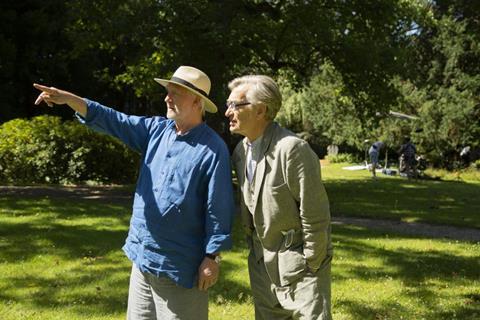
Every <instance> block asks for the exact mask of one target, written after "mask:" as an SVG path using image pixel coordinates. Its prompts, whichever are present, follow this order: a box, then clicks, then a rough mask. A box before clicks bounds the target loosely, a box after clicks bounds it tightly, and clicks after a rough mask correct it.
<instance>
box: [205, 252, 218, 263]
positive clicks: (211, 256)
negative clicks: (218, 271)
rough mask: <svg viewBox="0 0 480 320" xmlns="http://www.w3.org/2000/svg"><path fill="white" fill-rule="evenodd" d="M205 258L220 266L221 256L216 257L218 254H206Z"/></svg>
mask: <svg viewBox="0 0 480 320" xmlns="http://www.w3.org/2000/svg"><path fill="white" fill-rule="evenodd" d="M205 257H207V258H209V259H212V260H213V261H215V262H216V263H218V264H220V260H221V259H220V255H216V254H211V253H207V254H205Z"/></svg>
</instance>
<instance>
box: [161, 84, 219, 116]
mask: <svg viewBox="0 0 480 320" xmlns="http://www.w3.org/2000/svg"><path fill="white" fill-rule="evenodd" d="M154 80H155V81H157V82H158V83H160V84H161V85H162V86H164V87H165V88H166V87H167V85H168V84H169V83H173V84H175V85H177V86H180V87H182V88H185V89H187V90H188V91H190V92H191V93H193V94H196V95H197V96H199V97H200V98H202V99H203V100H204V101H205V111H207V112H210V113H215V112H217V111H218V108H217V106H216V105H215V103H213V102H212V101H211V100H210V99H209V98H208V97H206V96H204V95H203V94H201V93H200V92H198V91H195V90H194V89H192V88H190V87H187V86H186V85H184V84H182V83H179V82H175V81H172V80H166V79H159V78H154Z"/></svg>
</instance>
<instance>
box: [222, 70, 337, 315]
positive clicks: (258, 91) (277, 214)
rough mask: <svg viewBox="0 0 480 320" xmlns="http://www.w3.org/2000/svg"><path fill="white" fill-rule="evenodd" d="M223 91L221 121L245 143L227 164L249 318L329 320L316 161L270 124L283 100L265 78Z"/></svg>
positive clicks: (325, 228)
mask: <svg viewBox="0 0 480 320" xmlns="http://www.w3.org/2000/svg"><path fill="white" fill-rule="evenodd" d="M229 88H230V90H232V92H231V93H230V96H229V97H228V100H227V111H226V112H225V116H227V117H228V119H229V121H230V131H231V132H232V133H237V134H240V135H243V136H245V138H244V139H243V141H240V142H239V144H238V145H237V147H236V148H235V151H234V153H233V163H234V165H235V169H236V172H237V176H238V184H239V186H240V188H239V189H240V199H241V200H240V209H241V215H242V220H243V224H244V227H245V229H246V234H247V243H248V244H249V247H250V255H249V257H248V269H249V274H250V285H251V287H252V293H253V301H254V303H255V318H256V319H265V320H269V319H305V320H306V319H309V320H311V319H322V320H327V319H331V311H330V261H331V259H332V245H331V239H330V210H329V204H328V198H327V193H326V191H325V188H324V186H323V184H322V181H321V177H320V164H319V160H318V157H317V156H316V154H315V153H314V152H313V151H312V149H310V147H309V145H308V143H306V142H305V141H304V140H302V139H300V138H298V137H297V136H296V135H295V134H293V133H292V132H290V131H288V130H286V129H284V128H281V127H280V126H279V125H278V124H277V123H275V122H274V121H273V119H274V118H275V115H276V114H277V112H278V110H279V109H280V107H281V105H282V96H281V94H280V91H279V89H278V86H277V84H276V83H275V82H274V81H273V80H272V79H271V78H270V77H267V76H261V75H252V76H244V77H240V78H237V79H234V80H232V81H231V82H230V84H229Z"/></svg>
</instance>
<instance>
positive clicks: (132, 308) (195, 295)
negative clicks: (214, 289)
mask: <svg viewBox="0 0 480 320" xmlns="http://www.w3.org/2000/svg"><path fill="white" fill-rule="evenodd" d="M207 319H208V291H201V290H199V289H198V288H196V287H194V288H192V289H187V288H184V287H181V286H178V285H177V284H176V283H175V282H173V281H172V280H170V279H168V278H165V277H156V276H154V275H152V274H149V273H144V272H141V271H140V270H139V269H138V268H137V267H136V266H135V264H133V267H132V273H131V275H130V288H129V290H128V309H127V320H207Z"/></svg>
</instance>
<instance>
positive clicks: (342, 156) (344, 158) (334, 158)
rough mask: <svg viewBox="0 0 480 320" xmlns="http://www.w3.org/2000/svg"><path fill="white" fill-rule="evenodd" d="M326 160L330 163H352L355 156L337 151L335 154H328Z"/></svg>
mask: <svg viewBox="0 0 480 320" xmlns="http://www.w3.org/2000/svg"><path fill="white" fill-rule="evenodd" d="M326 158H327V160H328V162H330V163H353V162H355V157H354V156H353V155H351V154H350V153H339V154H337V155H328V156H327V157H326Z"/></svg>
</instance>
